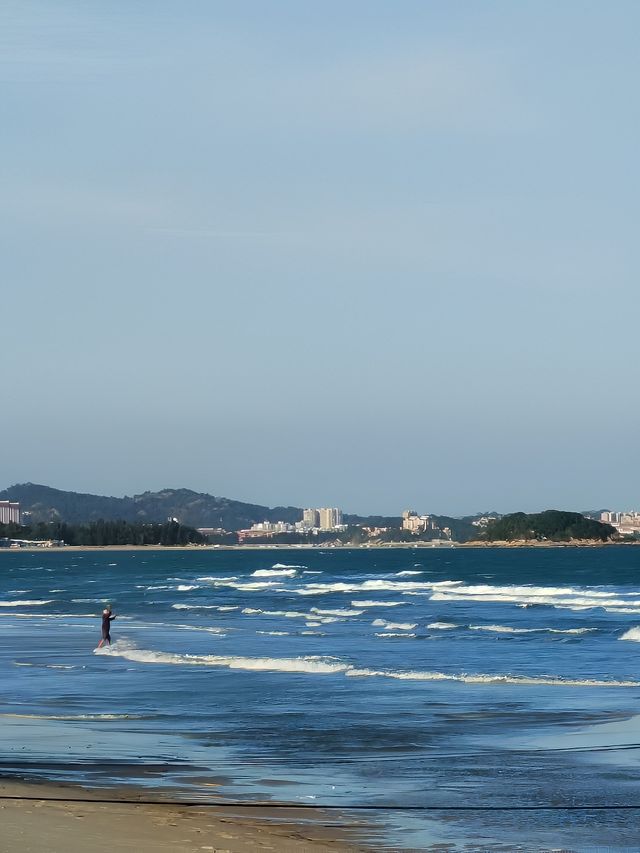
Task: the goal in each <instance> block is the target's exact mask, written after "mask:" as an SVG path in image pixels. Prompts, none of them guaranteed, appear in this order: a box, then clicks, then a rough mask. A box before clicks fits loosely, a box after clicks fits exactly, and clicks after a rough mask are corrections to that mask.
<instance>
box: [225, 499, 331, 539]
mask: <svg viewBox="0 0 640 853" xmlns="http://www.w3.org/2000/svg"><path fill="white" fill-rule="evenodd" d="M346 527H347V525H346V524H344V523H343V516H342V510H341V509H338V508H337V507H321V508H319V509H305V510H303V511H302V520H301V521H296V522H295V523H294V524H290V523H289V522H287V521H260V522H258V523H257V524H252V525H251V527H249V528H247V529H246V530H239V531H238V542H239V543H240V544H242V543H243V542H250V541H251V540H252V539H272V538H273V537H274V536H276V535H278V534H280V533H298V534H312V535H317V534H318V533H331V532H336V533H337V532H340V531H342V530H345V529H346Z"/></svg>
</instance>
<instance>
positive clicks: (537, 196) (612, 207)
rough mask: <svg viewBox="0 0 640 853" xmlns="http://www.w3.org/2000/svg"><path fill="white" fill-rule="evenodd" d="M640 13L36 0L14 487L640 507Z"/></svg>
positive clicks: (10, 355)
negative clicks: (188, 490) (639, 389)
mask: <svg viewBox="0 0 640 853" xmlns="http://www.w3.org/2000/svg"><path fill="white" fill-rule="evenodd" d="M639 29H640V5H638V4H637V3H636V2H627V1H626V0H616V2H615V3H604V2H590V0H564V2H562V3H558V2H556V0H537V2H536V3H513V2H511V0H504V2H499V1H495V0H485V2H482V3H478V2H475V0H458V2H456V3H451V2H450V0H431V2H425V0H419V2H413V0H386V2H381V1H380V0H349V2H346V3H345V2H344V0H340V2H336V0H323V2H322V3H300V2H299V0H291V2H289V0H273V2H269V3H265V2H263V0H255V2H251V0H229V2H227V0H133V2H129V0H91V2H86V0H73V2H72V0H53V2H51V0H42V2H34V0H5V2H4V3H3V4H2V6H1V7H0V99H1V103H2V132H1V135H0V146H1V150H2V157H1V158H0V179H1V182H2V192H1V193H0V243H1V245H0V256H1V258H2V261H1V264H2V276H1V285H0V286H1V288H2V298H1V300H0V312H1V319H2V322H1V325H0V342H1V344H0V350H1V351H2V353H3V355H2V362H3V365H4V370H3V383H2V387H3V393H2V402H1V403H0V407H1V409H0V410H1V412H2V414H1V415H0V488H2V487H6V486H8V485H10V484H12V483H15V482H26V481H31V482H37V483H45V484H47V485H51V486H55V487H57V488H62V489H72V490H76V491H86V492H93V493H99V494H113V495H123V494H134V493H139V492H142V491H145V490H148V489H149V490H156V489H160V488H166V487H174V488H176V487H187V488H192V489H195V490H197V491H205V492H209V493H211V494H215V495H224V496H227V497H231V498H235V499H238V500H247V501H251V502H256V503H264V504H269V505H276V504H291V505H296V506H326V505H328V506H340V507H342V508H343V509H344V510H345V511H349V512H358V513H383V514H399V513H400V512H401V511H402V510H404V509H414V510H416V511H418V512H433V513H442V514H452V515H461V514H466V513H473V512H477V511H485V510H497V511H500V512H510V511H515V510H525V511H535V510H541V509H546V508H551V507H553V508H563V509H574V510H588V509H597V508H604V507H610V508H618V509H625V508H634V507H635V508H638V507H640V493H639V488H638V483H639V477H638V471H639V465H638V463H639V461H640V459H639V447H640V445H639V443H638V433H639V427H640V424H639V421H640V396H639V395H638V393H637V365H638V355H639V353H638V347H639V345H638V333H637V323H638V319H637V318H638V309H639V308H640V291H639V288H638V269H639V263H638V261H639V259H640V258H639V255H640V249H639V245H640V244H639V241H638V237H637V223H638V218H639V217H638V214H639V213H640V203H639V199H640V186H639V184H640V171H639V170H638V162H637V157H638V153H637V152H638V150H639V142H640V140H639V135H640V111H639V108H638V97H637V81H638V79H639V77H640V74H639V72H640V58H639V54H638V51H637V33H638V30H639Z"/></svg>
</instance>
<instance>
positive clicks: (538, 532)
mask: <svg viewBox="0 0 640 853" xmlns="http://www.w3.org/2000/svg"><path fill="white" fill-rule="evenodd" d="M615 533H616V530H615V528H614V527H612V526H611V525H610V524H603V523H602V522H600V521H594V520H593V519H591V518H586V517H585V516H584V515H582V514H581V513H579V512H562V511H560V510H557V509H548V510H546V511H545V512H537V513H532V514H527V513H524V512H514V513H511V514H510V515H505V516H503V517H502V518H500V519H497V520H496V521H492V522H490V523H489V524H488V525H487V528H486V530H485V531H484V533H483V534H482V535H481V536H480V537H478V538H480V539H484V540H487V541H489V542H497V541H518V540H527V539H538V540H544V539H546V540H550V541H552V542H568V541H570V540H572V539H583V540H585V539H586V540H594V541H599V542H605V541H606V540H607V539H610V538H611V537H612V536H613V535H614V534H615Z"/></svg>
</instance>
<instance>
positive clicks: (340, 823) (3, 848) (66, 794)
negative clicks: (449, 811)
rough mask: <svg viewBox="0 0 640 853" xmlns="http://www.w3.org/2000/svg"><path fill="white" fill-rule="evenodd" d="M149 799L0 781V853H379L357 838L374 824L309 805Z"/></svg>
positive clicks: (125, 793)
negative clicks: (211, 803)
mask: <svg viewBox="0 0 640 853" xmlns="http://www.w3.org/2000/svg"><path fill="white" fill-rule="evenodd" d="M101 798H104V800H105V801H106V800H113V801H115V800H118V802H105V801H101ZM145 799H147V800H148V799H155V797H154V796H153V794H152V793H151V792H149V791H141V790H139V789H136V790H134V791H132V790H130V789H120V790H118V789H115V790H113V789H109V790H107V789H100V790H97V789H90V788H81V787H76V786H73V785H62V784H56V783H49V782H24V781H19V780H15V779H3V778H0V821H1V822H2V833H1V837H0V853H15V851H16V850H41V849H43V848H42V839H44V838H46V839H47V848H46V849H47V853H86V851H87V850H91V851H93V853H111V851H113V850H136V851H138V853H176V851H180V853H196V851H198V853H200V851H203V850H209V851H216V852H217V853H222V851H227V853H248V851H253V850H277V851H281V853H299V851H301V850H304V851H309V853H329V851H333V853H366V851H368V850H372V849H374V848H373V846H367V845H366V844H365V843H363V842H362V841H360V839H359V838H358V835H359V834H360V833H363V831H364V830H365V828H366V827H367V826H369V827H370V826H371V825H370V824H365V822H364V821H362V822H358V823H356V822H355V821H351V820H349V819H348V818H347V817H346V816H345V815H343V814H335V813H333V812H331V813H329V812H326V811H321V810H312V809H309V808H306V807H304V806H302V807H300V808H294V807H287V808H282V809H279V808H277V807H275V806H271V805H267V806H265V807H256V806H250V805H247V806H246V807H242V808H238V807H235V806H233V805H226V804H224V803H221V804H215V806H213V807H211V806H206V805H180V804H178V803H174V802H167V803H166V804H164V803H163V804H159V805H156V804H153V805H150V804H147V803H144V802H137V801H138V800H145ZM159 799H160V798H159ZM79 800H80V802H79Z"/></svg>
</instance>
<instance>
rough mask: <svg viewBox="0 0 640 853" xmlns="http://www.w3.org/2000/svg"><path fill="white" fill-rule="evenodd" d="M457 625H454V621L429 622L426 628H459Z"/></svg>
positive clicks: (439, 629)
mask: <svg viewBox="0 0 640 853" xmlns="http://www.w3.org/2000/svg"><path fill="white" fill-rule="evenodd" d="M459 627H460V626H459V625H456V624H455V622H430V623H429V624H428V625H427V628H431V630H433V631H448V630H449V629H451V628H459Z"/></svg>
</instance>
